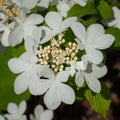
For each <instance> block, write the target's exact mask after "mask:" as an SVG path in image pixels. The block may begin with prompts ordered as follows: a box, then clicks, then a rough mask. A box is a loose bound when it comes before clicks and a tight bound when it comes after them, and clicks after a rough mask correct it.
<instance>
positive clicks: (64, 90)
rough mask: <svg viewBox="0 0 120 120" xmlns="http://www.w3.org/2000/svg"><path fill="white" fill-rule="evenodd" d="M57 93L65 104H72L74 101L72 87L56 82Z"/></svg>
mask: <svg viewBox="0 0 120 120" xmlns="http://www.w3.org/2000/svg"><path fill="white" fill-rule="evenodd" d="M57 86H58V88H57V89H58V94H59V96H60V98H61V100H62V101H63V102H64V103H66V104H73V103H74V101H75V93H74V91H73V89H72V88H71V87H70V86H68V85H65V84H63V83H58V85H57Z"/></svg>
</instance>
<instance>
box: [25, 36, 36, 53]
mask: <svg viewBox="0 0 120 120" xmlns="http://www.w3.org/2000/svg"><path fill="white" fill-rule="evenodd" d="M33 47H38V45H37V44H36V42H35V39H33V38H32V37H30V36H28V37H26V38H25V49H26V51H32V50H33Z"/></svg>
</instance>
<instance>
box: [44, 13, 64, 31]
mask: <svg viewBox="0 0 120 120" xmlns="http://www.w3.org/2000/svg"><path fill="white" fill-rule="evenodd" d="M45 22H46V24H47V25H48V26H49V27H50V28H52V30H54V31H58V29H60V27H61V25H62V16H61V15H60V14H59V13H57V12H49V13H47V15H46V16H45Z"/></svg>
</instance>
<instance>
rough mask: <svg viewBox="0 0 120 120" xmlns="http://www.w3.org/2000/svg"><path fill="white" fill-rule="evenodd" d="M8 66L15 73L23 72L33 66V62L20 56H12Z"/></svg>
mask: <svg viewBox="0 0 120 120" xmlns="http://www.w3.org/2000/svg"><path fill="white" fill-rule="evenodd" d="M8 66H9V68H10V70H11V71H12V72H13V73H21V72H24V71H28V70H30V69H31V68H32V64H30V63H28V62H26V61H23V60H22V59H20V58H12V59H10V60H9V61H8Z"/></svg>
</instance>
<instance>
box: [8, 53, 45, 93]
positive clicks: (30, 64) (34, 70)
mask: <svg viewBox="0 0 120 120" xmlns="http://www.w3.org/2000/svg"><path fill="white" fill-rule="evenodd" d="M37 60H38V59H37V57H36V56H35V55H34V54H33V53H32V52H26V53H23V54H22V55H21V56H20V57H19V58H12V59H10V60H9V61H8V66H9V68H10V70H11V71H12V72H13V73H20V74H19V75H18V76H17V78H16V79H15V83H14V89H15V92H16V93H17V94H20V93H23V92H24V91H26V90H27V88H29V90H30V91H32V89H34V88H33V87H35V86H34V85H33V84H34V83H35V82H36V81H37V80H39V79H40V72H41V71H42V70H44V67H43V66H42V65H39V64H36V63H37Z"/></svg>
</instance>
